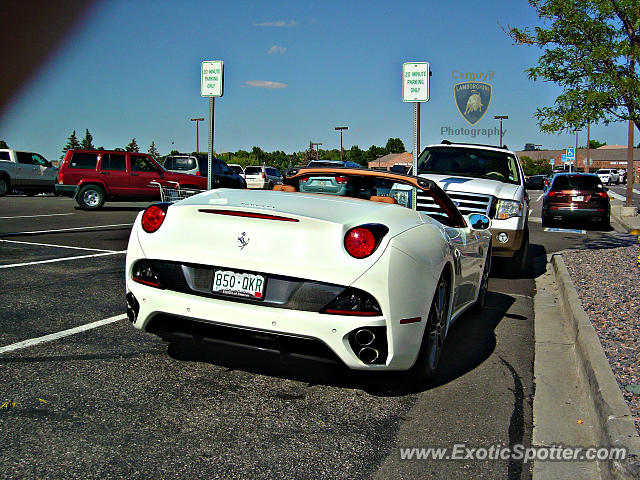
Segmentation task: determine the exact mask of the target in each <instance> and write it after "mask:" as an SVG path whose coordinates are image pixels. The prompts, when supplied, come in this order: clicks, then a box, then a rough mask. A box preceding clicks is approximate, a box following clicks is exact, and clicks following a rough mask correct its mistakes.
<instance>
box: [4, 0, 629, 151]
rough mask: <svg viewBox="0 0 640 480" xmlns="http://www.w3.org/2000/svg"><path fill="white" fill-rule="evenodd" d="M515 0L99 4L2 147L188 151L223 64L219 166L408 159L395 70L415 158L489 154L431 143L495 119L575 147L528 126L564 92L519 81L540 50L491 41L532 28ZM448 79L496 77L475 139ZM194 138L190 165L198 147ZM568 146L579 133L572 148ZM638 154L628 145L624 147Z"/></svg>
mask: <svg viewBox="0 0 640 480" xmlns="http://www.w3.org/2000/svg"><path fill="white" fill-rule="evenodd" d="M537 22H538V18H537V16H536V14H535V12H534V11H533V9H532V8H531V7H530V6H529V4H528V3H527V2H526V0H510V1H499V0H488V1H483V2H479V1H477V2H476V1H455V0H452V1H448V2H436V1H421V2H418V1H403V2H390V1H388V0H387V1H377V0H372V1H347V2H344V1H333V0H329V1H318V2H311V1H269V2H248V1H195V0H194V1H189V0H187V1H181V2H168V1H167V2H161V1H157V2H151V1H144V0H140V1H115V0H114V1H104V2H102V3H98V4H96V6H95V7H94V8H93V9H92V11H91V12H90V14H89V15H88V16H87V17H86V18H85V19H84V21H83V22H82V24H81V25H79V28H78V29H77V31H76V32H75V33H74V34H73V35H72V36H70V37H69V38H68V39H67V40H66V41H65V43H64V44H63V45H62V47H61V48H60V49H59V50H57V51H56V53H55V54H54V55H52V56H51V57H50V58H49V59H48V61H47V62H46V63H44V64H43V66H42V68H41V69H40V70H39V72H38V74H37V75H35V76H34V78H32V79H31V80H30V81H29V82H28V83H27V84H25V85H24V87H23V88H22V90H21V91H20V92H19V94H18V95H17V96H16V97H15V98H14V99H13V102H12V103H11V104H10V105H9V106H8V108H6V109H5V110H4V111H3V112H2V116H1V117H0V139H2V140H5V141H6V142H7V143H8V144H9V146H10V147H12V148H18V149H28V150H32V151H36V152H39V153H42V154H43V155H44V156H45V157H47V158H49V159H52V160H55V159H58V158H59V157H60V154H61V150H62V147H63V146H64V144H65V143H66V140H67V138H68V136H69V135H70V134H71V132H72V131H73V130H76V132H77V135H78V137H79V139H81V138H82V137H83V136H84V132H85V129H86V128H88V129H89V131H90V132H91V134H92V135H93V138H94V144H95V145H96V146H104V147H105V148H115V147H124V146H125V145H127V144H128V143H129V142H130V141H131V139H132V138H133V137H135V138H136V141H137V143H138V145H139V146H140V147H141V150H143V151H146V150H147V149H148V147H149V145H150V144H151V141H154V142H155V143H156V145H157V147H158V149H159V150H160V153H162V154H167V153H168V152H169V151H170V150H172V149H176V150H180V151H192V150H195V141H196V139H195V137H196V135H195V123H194V122H191V121H189V119H190V118H193V117H205V118H207V117H208V100H207V99H206V98H202V97H200V64H201V62H202V61H203V60H222V61H224V64H225V83H224V96H223V97H222V98H218V99H216V102H215V140H214V142H215V145H214V148H215V150H216V151H217V152H226V151H236V150H238V149H245V150H250V149H251V147H252V146H254V145H257V146H259V147H261V148H262V149H263V150H266V151H273V150H284V151H285V152H287V153H292V152H294V151H300V150H304V149H306V148H307V147H308V145H309V141H310V140H311V141H314V142H322V143H323V146H322V148H340V136H339V133H338V132H336V131H335V130H334V127H335V126H338V125H346V126H348V127H349V130H348V131H346V132H344V146H345V148H350V147H351V146H352V145H358V146H359V147H360V148H362V149H364V150H366V149H368V148H369V147H370V146H371V145H378V146H384V145H385V143H386V141H387V139H388V138H390V137H399V138H400V139H402V140H403V142H404V144H405V147H406V148H407V150H411V149H412V145H413V135H412V121H413V106H412V104H410V103H403V102H402V83H401V81H402V79H401V71H402V64H403V63H404V62H418V61H427V62H430V64H431V70H432V72H433V74H432V77H431V93H430V96H431V97H430V98H431V99H430V101H429V102H427V103H423V104H422V108H421V113H422V115H421V120H422V129H421V145H422V146H424V145H426V144H428V143H435V142H440V141H441V140H442V139H443V138H448V139H450V140H453V141H474V142H476V143H497V139H496V137H495V136H494V137H491V138H488V137H486V136H484V137H483V136H477V137H475V138H471V136H469V135H464V134H462V135H452V134H443V133H442V132H443V130H442V129H443V127H451V128H454V129H458V128H467V129H470V128H479V129H492V128H494V127H496V126H497V125H498V123H497V120H494V118H493V117H494V115H509V119H508V120H505V122H504V125H503V128H504V129H505V136H504V143H506V144H507V145H509V147H510V148H513V149H516V150H520V149H522V148H523V146H524V143H526V142H531V143H536V144H542V145H543V148H564V147H566V146H572V145H574V143H575V135H571V134H562V135H543V134H541V133H540V132H539V129H538V126H537V123H536V120H535V118H533V113H534V112H535V109H536V107H539V106H544V105H550V104H552V103H553V100H554V99H555V97H556V96H557V95H558V94H559V93H560V92H559V90H558V89H557V87H555V86H554V85H553V84H547V83H544V82H532V81H530V80H528V78H527V75H526V73H525V72H524V70H525V69H526V68H527V67H529V66H532V65H533V64H535V62H536V60H537V58H538V56H539V51H538V50H536V49H535V48H528V47H518V46H514V45H512V42H511V40H510V39H509V38H508V37H507V35H506V34H505V33H504V32H503V31H502V30H501V28H500V25H503V26H509V25H512V26H526V25H535V24H537ZM453 72H461V73H465V72H493V73H494V77H493V78H492V79H491V80H490V81H488V83H490V84H491V86H492V91H493V93H492V98H491V103H490V106H489V108H488V110H487V113H486V115H485V116H484V117H483V118H482V120H480V121H479V122H478V123H477V124H476V125H475V126H474V127H471V126H470V125H469V124H468V123H467V122H466V121H465V120H464V119H463V118H462V116H461V115H460V113H459V112H458V110H457V108H456V105H455V102H454V97H453V87H454V85H455V84H456V83H459V82H461V81H464V80H461V79H456V78H454V75H453ZM206 128H207V127H206V122H201V123H200V150H201V151H205V150H206V148H207V131H206ZM626 128H627V127H626V124H620V123H618V124H612V125H610V126H609V127H604V126H593V127H592V128H591V138H593V139H597V140H600V141H606V142H607V143H608V144H621V145H626ZM580 135H581V136H580V141H579V143H580V144H584V143H585V138H586V133H582V134H580ZM636 143H637V142H636Z"/></svg>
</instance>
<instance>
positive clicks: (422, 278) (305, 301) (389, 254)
mask: <svg viewBox="0 0 640 480" xmlns="http://www.w3.org/2000/svg"><path fill="white" fill-rule="evenodd" d="M345 171H348V172H349V173H345ZM343 174H347V175H349V176H352V177H353V178H352V180H355V179H356V178H358V179H359V180H360V181H359V182H356V183H362V184H371V183H373V184H376V185H377V184H381V185H386V186H387V189H389V187H393V186H394V185H396V186H399V185H401V184H402V185H404V186H407V187H409V188H415V189H416V190H417V191H419V192H420V196H421V197H427V196H428V197H429V198H432V199H433V201H434V202H435V203H436V204H438V205H440V206H442V208H443V210H442V213H441V214H439V215H438V218H439V219H436V218H435V217H431V216H429V215H427V214H426V213H424V212H419V211H415V210H413V209H411V208H405V207H403V206H402V205H398V204H397V202H396V201H395V199H394V198H392V197H388V196H387V197H383V196H378V195H374V196H371V197H370V198H369V199H368V200H362V199H353V198H347V197H336V196H335V195H322V194H321V195H304V194H300V193H298V192H297V190H298V185H299V182H300V179H302V178H304V177H308V176H316V175H317V176H322V177H334V176H336V175H343ZM291 175H292V176H291V177H287V178H286V184H285V185H278V186H276V187H275V191H267V192H256V191H247V190H245V191H242V192H240V191H237V190H229V189H220V190H217V191H216V192H205V193H202V194H199V195H196V196H193V197H190V198H188V199H185V200H182V201H180V202H176V203H174V204H171V205H167V204H156V205H153V206H150V207H149V208H148V209H147V210H146V211H145V212H144V213H143V214H142V215H139V216H138V218H137V219H136V221H135V224H134V226H133V228H132V231H131V236H130V239H129V246H128V249H127V257H126V299H127V305H128V307H127V315H128V317H129V320H130V321H131V322H132V323H133V326H134V327H135V328H138V329H140V330H143V331H146V332H149V333H152V334H155V335H158V336H160V337H162V338H164V339H167V340H172V339H179V338H184V337H185V336H186V337H189V336H192V335H197V337H198V338H199V339H201V340H202V341H203V342H205V343H206V342H211V343H212V344H214V345H215V344H216V343H224V344H226V345H231V344H233V345H236V346H244V347H247V346H248V347H250V348H254V349H263V350H269V351H273V350H278V349H283V350H286V352H287V354H288V355H290V356H292V357H295V356H296V355H301V356H304V357H305V358H321V359H324V360H327V359H328V360H332V361H336V362H338V363H342V364H344V365H346V366H347V367H349V368H351V369H356V370H369V371H385V370H392V371H409V375H410V376H411V377H412V379H413V380H415V381H419V382H423V381H426V380H427V379H429V378H431V377H432V376H433V374H434V372H435V371H436V368H437V367H438V364H439V361H440V354H441V352H442V348H443V345H444V343H445V339H446V336H447V332H448V331H449V328H450V325H451V324H452V323H453V322H454V321H455V320H456V319H457V318H459V317H460V315H462V313H463V312H464V311H466V310H467V309H468V308H470V307H472V306H474V305H475V306H477V307H478V308H482V306H483V305H484V298H485V294H486V290H487V282H488V276H489V270H490V268H491V256H490V255H489V252H490V243H491V235H490V233H489V232H488V231H487V229H488V228H489V226H490V223H491V221H490V220H489V218H488V217H487V216H486V215H484V214H476V213H473V214H471V215H468V216H463V215H462V214H461V213H460V211H459V210H458V209H457V208H456V207H455V205H454V204H453V202H452V201H451V199H450V198H449V197H448V196H447V195H446V194H445V193H444V192H443V191H442V190H441V189H440V188H439V187H438V186H437V185H436V184H435V183H434V182H432V181H430V180H428V179H423V178H421V179H417V178H415V177H409V176H406V175H400V174H395V173H390V172H377V171H372V170H364V169H362V170H356V169H336V168H300V169H294V170H292V172H291ZM363 180H367V181H363ZM280 190H282V191H280ZM185 231H188V232H189V235H187V236H185V235H184V232H185ZM212 231H214V232H216V234H215V235H211V232H212ZM194 332H195V333H194Z"/></svg>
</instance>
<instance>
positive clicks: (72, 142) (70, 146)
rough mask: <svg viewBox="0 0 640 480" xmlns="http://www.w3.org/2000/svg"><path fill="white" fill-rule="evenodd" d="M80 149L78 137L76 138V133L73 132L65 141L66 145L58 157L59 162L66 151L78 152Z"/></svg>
mask: <svg viewBox="0 0 640 480" xmlns="http://www.w3.org/2000/svg"><path fill="white" fill-rule="evenodd" d="M79 148H80V142H79V141H78V137H77V136H76V131H75V130H74V131H73V133H72V134H71V135H69V138H68V139H67V144H66V145H65V146H64V147H62V155H60V160H62V159H63V158H64V156H65V154H66V153H67V151H68V150H78V149H79Z"/></svg>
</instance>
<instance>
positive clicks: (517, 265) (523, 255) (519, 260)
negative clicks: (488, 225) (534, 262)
mask: <svg viewBox="0 0 640 480" xmlns="http://www.w3.org/2000/svg"><path fill="white" fill-rule="evenodd" d="M511 266H512V268H513V270H515V271H516V272H517V273H518V274H519V276H525V275H526V274H527V272H528V270H529V226H528V225H527V226H526V227H524V236H523V238H522V244H521V245H520V248H519V249H518V251H517V252H516V253H515V255H514V256H513V258H512V259H511Z"/></svg>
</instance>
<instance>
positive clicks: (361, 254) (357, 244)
mask: <svg viewBox="0 0 640 480" xmlns="http://www.w3.org/2000/svg"><path fill="white" fill-rule="evenodd" d="M344 247H345V248H346V249H347V252H349V255H351V256H352V257H355V258H365V257H368V256H369V255H371V254H372V253H373V251H374V250H375V248H376V239H375V237H374V236H373V233H371V230H369V229H367V228H364V227H356V228H353V229H351V230H349V232H348V233H347V235H346V236H345V237H344Z"/></svg>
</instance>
